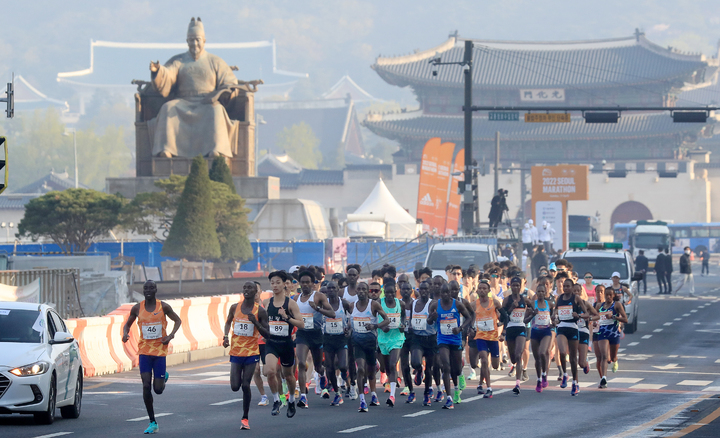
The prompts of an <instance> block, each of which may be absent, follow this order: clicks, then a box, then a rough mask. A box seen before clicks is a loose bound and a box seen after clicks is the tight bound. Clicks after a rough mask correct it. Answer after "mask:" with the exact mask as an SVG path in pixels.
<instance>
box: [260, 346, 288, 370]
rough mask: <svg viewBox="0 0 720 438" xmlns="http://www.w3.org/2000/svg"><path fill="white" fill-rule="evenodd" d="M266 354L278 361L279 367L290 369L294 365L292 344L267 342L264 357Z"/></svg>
mask: <svg viewBox="0 0 720 438" xmlns="http://www.w3.org/2000/svg"><path fill="white" fill-rule="evenodd" d="M268 354H272V355H273V356H275V357H277V358H278V359H280V365H282V366H284V367H285V368H290V367H291V366H293V365H295V343H294V342H275V341H272V340H268V341H267V343H266V344H265V357H266V358H267V355H268Z"/></svg>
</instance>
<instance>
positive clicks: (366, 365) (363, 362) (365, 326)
mask: <svg viewBox="0 0 720 438" xmlns="http://www.w3.org/2000/svg"><path fill="white" fill-rule="evenodd" d="M373 286H380V285H379V284H378V283H373ZM356 290H357V297H358V300H357V301H356V302H355V303H353V304H352V313H351V317H352V340H353V348H354V349H355V363H356V365H357V373H358V385H359V386H360V387H361V388H364V386H365V380H367V381H368V382H369V383H370V390H371V391H372V393H371V396H372V399H371V402H370V404H371V406H378V405H379V404H380V403H379V402H378V398H377V394H376V393H375V372H376V371H375V352H376V351H377V329H378V328H380V329H382V328H383V327H385V326H387V325H388V324H389V323H390V321H389V320H387V314H386V313H385V312H384V311H383V309H382V306H381V305H380V303H378V302H376V301H372V300H370V299H369V296H368V292H369V288H368V284H367V283H365V282H360V283H358V284H357V289H356ZM378 315H380V316H382V317H383V322H381V323H380V324H378V323H377V316H378ZM358 411H359V412H367V411H368V406H367V403H366V402H365V393H364V392H362V393H361V394H360V409H358Z"/></svg>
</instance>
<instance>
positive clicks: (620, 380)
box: [608, 377, 645, 383]
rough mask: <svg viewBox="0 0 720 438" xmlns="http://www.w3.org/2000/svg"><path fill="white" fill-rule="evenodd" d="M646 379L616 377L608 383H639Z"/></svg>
mask: <svg viewBox="0 0 720 438" xmlns="http://www.w3.org/2000/svg"><path fill="white" fill-rule="evenodd" d="M642 380H645V379H639V378H634V377H615V378H614V379H610V380H608V383H638V382H640V381H642Z"/></svg>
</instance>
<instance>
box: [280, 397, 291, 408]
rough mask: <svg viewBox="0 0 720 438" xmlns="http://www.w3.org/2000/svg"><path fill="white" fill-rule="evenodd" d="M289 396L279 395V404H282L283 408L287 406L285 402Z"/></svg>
mask: <svg viewBox="0 0 720 438" xmlns="http://www.w3.org/2000/svg"><path fill="white" fill-rule="evenodd" d="M289 395H290V394H280V402H282V405H283V406H287V400H288V396H289Z"/></svg>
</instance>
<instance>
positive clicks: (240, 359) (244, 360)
mask: <svg viewBox="0 0 720 438" xmlns="http://www.w3.org/2000/svg"><path fill="white" fill-rule="evenodd" d="M258 362H260V355H259V354H256V355H255V356H230V363H237V364H240V365H242V366H245V365H250V364H251V363H258Z"/></svg>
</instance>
